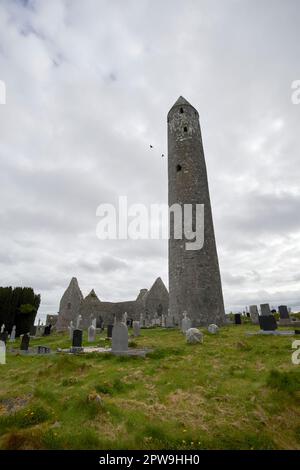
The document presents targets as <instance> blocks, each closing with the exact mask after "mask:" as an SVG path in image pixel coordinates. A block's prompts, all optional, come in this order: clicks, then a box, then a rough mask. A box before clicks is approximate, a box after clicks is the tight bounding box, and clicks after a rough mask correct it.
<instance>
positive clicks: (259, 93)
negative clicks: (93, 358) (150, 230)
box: [0, 0, 300, 314]
mask: <svg viewBox="0 0 300 470" xmlns="http://www.w3.org/2000/svg"><path fill="white" fill-rule="evenodd" d="M299 21H300V2H299V0H285V1H282V0H184V1H182V0H179V1H178V0H163V1H159V0H100V1H99V0H85V1H83V0H51V1H46V0H28V1H25V0H23V1H21V0H19V1H16V0H15V1H13V0H1V1H0V79H1V80H2V81H4V82H5V84H6V104H5V105H3V104H2V105H0V165H1V166H0V169H1V171H0V197H1V206H0V217H1V218H0V220H1V225H0V276H1V277H0V285H2V286H6V285H14V286H17V285H28V286H32V287H33V288H34V289H35V291H37V292H39V293H41V295H42V304H41V308H40V313H41V314H46V313H56V312H57V310H58V303H59V300H60V297H61V295H62V293H63V291H64V290H65V288H66V287H67V285H68V283H69V281H70V278H71V277H72V276H76V277H77V278H78V281H79V284H80V287H81V289H82V291H83V294H84V295H86V294H87V293H88V292H89V291H90V290H91V289H92V288H95V290H96V292H97V294H98V296H99V298H100V299H102V300H129V299H133V298H135V297H136V295H137V293H138V291H139V289H141V288H144V287H147V288H149V287H150V286H151V284H152V283H153V281H154V280H155V278H156V277H157V276H161V277H162V279H163V280H164V281H165V283H166V284H167V280H168V276H167V268H168V265H167V241H166V240H157V241H151V240H138V241H131V240H128V241H127V240H119V241H117V240H115V241H108V240H105V241H104V240H102V241H101V240H99V239H97V237H96V224H97V222H98V219H97V217H96V208H97V206H98V205H99V204H100V203H116V201H117V199H118V197H119V196H120V195H127V196H128V200H129V203H144V204H147V205H148V204H151V203H164V202H167V159H166V158H165V159H163V158H161V153H167V129H166V115H167V112H168V110H169V108H170V107H171V106H172V104H173V103H174V102H175V101H176V99H177V98H178V96H179V95H183V96H185V97H186V98H187V99H188V100H189V101H190V102H191V103H192V104H193V105H194V106H195V107H196V108H197V109H198V111H199V114H200V122H201V128H202V134H203V141H204V149H205V154H206V163H207V170H208V177H209V184H210V193H211V199H212V207H213V216H214V223H215V232H216V239H217V246H218V253H219V261H220V267H221V274H222V280H223V291H224V300H225V305H226V310H227V311H230V310H231V309H232V310H234V311H238V310H239V309H241V308H243V307H244V306H245V305H248V304H251V303H264V302H270V304H271V305H278V304H280V303H286V304H288V305H289V306H292V307H294V308H300V269H299V267H300V216H299V208H300V188H299V181H300V165H299V157H300V155H299V149H300V144H299V124H300V105H298V106H297V105H295V104H292V101H291V94H292V90H291V84H292V82H293V81H294V80H297V79H300V63H299V56H300V40H299V36H300V34H299ZM150 143H151V144H152V145H153V146H154V149H153V150H150V148H149V144H150Z"/></svg>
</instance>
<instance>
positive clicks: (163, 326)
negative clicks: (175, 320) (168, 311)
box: [161, 314, 166, 328]
mask: <svg viewBox="0 0 300 470" xmlns="http://www.w3.org/2000/svg"><path fill="white" fill-rule="evenodd" d="M161 326H162V328H165V326H166V316H165V315H164V314H162V316H161Z"/></svg>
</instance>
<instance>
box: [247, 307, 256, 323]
mask: <svg viewBox="0 0 300 470" xmlns="http://www.w3.org/2000/svg"><path fill="white" fill-rule="evenodd" d="M249 310H250V318H251V321H252V323H253V324H254V325H258V308H257V305H250V307H249Z"/></svg>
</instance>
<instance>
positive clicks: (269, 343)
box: [0, 325, 300, 449]
mask: <svg viewBox="0 0 300 470" xmlns="http://www.w3.org/2000/svg"><path fill="white" fill-rule="evenodd" d="M256 329H258V327H255V326H252V325H243V326H234V325H232V326H227V327H225V328H223V329H222V330H221V332H220V334H219V335H217V336H212V335H209V334H208V333H205V332H204V334H205V336H204V343H203V344H199V345H187V344H186V343H185V339H184V336H183V335H182V334H181V333H180V332H179V331H178V330H166V329H160V328H157V329H149V330H142V336H140V337H139V338H137V339H135V340H134V342H135V343H136V345H137V347H152V348H154V352H153V353H151V354H150V356H148V357H147V358H134V357H130V358H120V357H114V356H111V355H108V354H105V355H93V354H89V355H84V356H70V355H62V354H55V355H51V356H41V357H38V356H37V357H35V356H31V357H30V356H27V357H24V356H13V355H11V354H8V357H7V364H6V365H2V366H1V365H0V449H163V448H172V449H300V365H299V366H295V365H293V364H292V363H291V354H292V347H291V346H292V341H293V340H294V339H297V338H296V337H272V336H268V337H266V336H264V337H262V336H253V337H247V336H246V335H245V332H246V331H248V330H256ZM18 343H19V342H18ZM38 344H47V345H49V346H50V347H51V348H56V347H68V346H69V340H68V336H67V335H53V336H51V337H48V338H42V339H36V340H32V341H31V346H33V345H38ZM99 397H100V398H101V399H99Z"/></svg>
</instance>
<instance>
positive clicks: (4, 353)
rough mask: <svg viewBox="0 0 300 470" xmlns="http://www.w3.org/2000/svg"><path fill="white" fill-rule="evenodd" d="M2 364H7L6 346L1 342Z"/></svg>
mask: <svg viewBox="0 0 300 470" xmlns="http://www.w3.org/2000/svg"><path fill="white" fill-rule="evenodd" d="M0 364H2V365H4V364H6V345H5V343H4V341H1V340H0Z"/></svg>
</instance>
